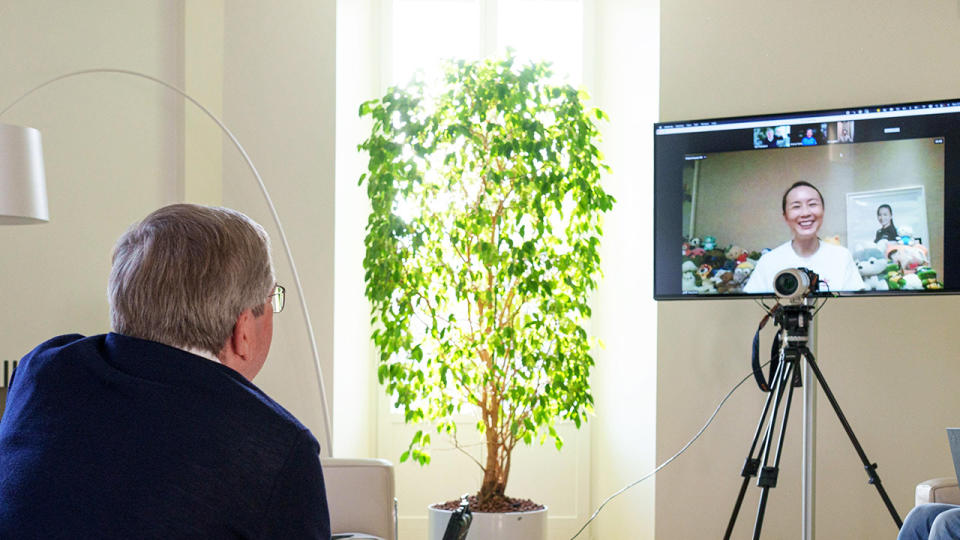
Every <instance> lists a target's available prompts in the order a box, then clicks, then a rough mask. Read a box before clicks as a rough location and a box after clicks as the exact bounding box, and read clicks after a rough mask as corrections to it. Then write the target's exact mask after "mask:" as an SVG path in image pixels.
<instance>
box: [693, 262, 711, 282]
mask: <svg viewBox="0 0 960 540" xmlns="http://www.w3.org/2000/svg"><path fill="white" fill-rule="evenodd" d="M710 272H713V267H712V266H710V265H709V264H706V263H704V264H701V265H700V268H698V269H697V274H699V275H700V281H701V282H703V281H706V280H707V279H709V278H710Z"/></svg>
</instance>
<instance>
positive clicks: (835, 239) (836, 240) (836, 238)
mask: <svg viewBox="0 0 960 540" xmlns="http://www.w3.org/2000/svg"><path fill="white" fill-rule="evenodd" d="M821 240H823V241H824V242H826V243H828V244H833V245H835V246H841V245H843V244H841V243H840V235H839V234H835V235H833V236H824V237H823V238H821Z"/></svg>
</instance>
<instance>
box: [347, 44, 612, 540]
mask: <svg viewBox="0 0 960 540" xmlns="http://www.w3.org/2000/svg"><path fill="white" fill-rule="evenodd" d="M584 98H585V96H584V94H583V93H582V92H578V91H577V90H576V89H574V88H573V87H571V86H569V85H561V84H556V83H553V82H552V81H551V71H550V68H549V65H548V64H546V63H520V62H519V61H517V59H516V58H515V57H514V56H513V55H512V54H511V53H508V54H507V56H505V57H503V58H498V59H487V60H482V61H478V62H464V61H459V62H449V63H447V64H446V67H445V70H444V75H443V77H442V80H441V82H440V83H439V84H438V85H434V86H431V85H427V84H425V83H424V82H423V81H422V80H417V79H415V80H414V81H413V82H412V83H410V84H409V85H408V86H407V87H406V88H391V89H389V90H388V91H387V92H386V94H385V95H384V96H383V97H382V98H380V99H375V100H371V101H368V102H366V103H364V104H363V105H362V106H361V107H360V114H361V116H369V117H371V119H372V121H373V122H372V123H373V127H372V129H371V133H370V136H369V138H367V139H366V140H365V141H364V142H363V143H361V144H360V145H359V148H360V149H361V150H364V151H366V152H367V153H368V154H369V166H368V172H367V173H365V174H364V175H363V176H362V177H361V178H360V183H361V184H363V183H364V182H365V183H366V188H367V193H368V196H369V198H370V202H371V205H372V212H371V214H370V217H369V220H368V223H367V235H366V240H365V246H366V255H365V258H364V263H363V264H364V269H365V273H366V276H365V277H366V296H367V298H368V299H369V301H370V303H371V306H372V313H373V316H372V321H371V322H372V323H373V326H374V328H375V330H374V331H373V333H372V339H373V342H374V343H375V345H376V346H377V348H378V350H379V354H380V360H379V368H378V372H377V375H378V378H379V380H380V383H381V384H382V385H384V386H385V390H386V392H387V393H388V394H389V395H391V396H392V398H393V399H394V400H395V404H396V406H397V407H398V408H400V409H401V410H402V411H403V413H404V416H405V420H406V422H407V423H414V424H424V423H430V424H432V425H433V429H432V430H431V429H427V430H420V431H418V432H417V433H416V435H414V437H413V439H412V440H411V441H410V445H409V447H408V449H407V451H406V452H404V453H403V455H402V456H401V457H400V460H401V461H405V460H407V459H412V460H414V461H416V462H418V463H420V464H421V465H424V464H427V463H429V461H430V456H429V453H428V450H427V448H428V447H429V445H430V441H431V432H436V433H442V434H446V435H449V436H450V437H451V439H452V440H453V442H454V444H456V445H457V446H458V447H460V444H459V442H458V440H459V439H458V438H457V436H456V435H457V429H458V426H457V423H456V422H455V416H456V415H459V414H467V413H472V414H476V415H477V416H478V417H479V421H478V422H477V423H476V427H477V429H478V430H479V432H480V435H481V438H482V440H483V445H482V446H483V452H482V454H483V455H482V457H481V458H479V459H475V461H476V463H477V464H478V465H479V466H480V468H481V469H482V470H483V481H482V484H481V485H480V486H479V490H478V492H477V494H476V495H475V497H474V498H473V500H472V504H471V506H472V509H473V511H474V516H475V517H474V527H478V526H479V524H478V520H480V519H482V516H478V514H477V512H481V513H482V512H498V511H511V510H513V509H515V508H516V501H515V500H512V499H510V498H509V497H507V494H506V488H507V481H508V479H509V477H510V465H511V455H512V452H513V450H514V449H515V448H516V447H517V445H518V444H520V443H524V444H531V443H533V442H534V441H538V442H539V443H540V444H542V443H543V442H545V441H546V439H547V438H552V440H553V442H554V444H555V445H556V447H557V448H558V449H559V448H560V447H561V445H562V440H561V438H560V437H559V435H558V434H557V432H556V430H555V424H556V422H558V421H564V420H567V421H572V422H573V423H575V424H576V426H577V427H579V426H580V425H581V423H582V422H584V421H585V420H586V414H587V412H588V411H589V410H590V408H591V404H592V403H593V397H592V396H591V394H590V389H589V383H588V379H589V375H590V368H591V367H592V366H593V358H592V357H591V356H590V340H589V339H588V335H587V332H586V330H585V328H584V326H585V323H586V321H587V319H588V318H589V316H590V307H589V305H588V297H589V295H590V293H591V291H593V289H594V288H595V287H596V284H597V282H596V279H597V278H598V276H599V272H600V269H599V263H600V258H599V255H598V248H599V242H600V237H601V234H602V231H601V218H602V215H603V213H604V212H606V211H608V210H610V208H611V207H612V205H613V203H614V198H613V197H612V196H611V195H609V194H608V193H606V192H605V191H604V189H603V188H602V187H601V184H600V173H601V171H603V170H606V168H607V167H606V165H604V164H603V163H602V162H601V159H602V156H601V154H600V152H599V151H598V149H597V147H596V142H597V141H598V138H599V134H598V131H597V128H596V126H595V124H594V120H599V119H604V118H606V116H605V115H604V113H603V112H601V111H599V110H597V109H591V110H588V109H587V108H585V106H584V104H583V100H584ZM451 495H454V494H451ZM544 518H545V516H544ZM472 534H473V533H471V535H472Z"/></svg>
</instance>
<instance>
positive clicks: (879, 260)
mask: <svg viewBox="0 0 960 540" xmlns="http://www.w3.org/2000/svg"><path fill="white" fill-rule="evenodd" d="M831 240H832V241H833V242H834V243H837V244H838V245H839V242H840V237H839V236H834V237H830V238H829V239H828V240H827V241H831ZM681 249H682V252H683V265H682V268H681V271H682V272H683V274H682V276H683V277H682V280H681V288H682V291H683V293H684V294H717V293H719V294H726V293H738V292H742V291H743V286H744V285H745V284H746V283H747V279H749V277H750V273H751V272H753V269H754V268H755V267H756V265H757V261H758V260H759V259H760V256H761V255H763V254H764V253H766V252H767V251H769V249H766V248H764V249H762V250H760V251H747V250H746V249H744V248H742V247H740V246H738V245H730V246H728V247H727V248H726V249H722V248H720V247H718V244H717V239H716V238H715V237H713V236H706V237H704V239H703V240H701V239H700V238H689V239H687V238H685V239H684V240H683V243H682V245H681ZM853 260H854V262H856V264H857V269H858V270H859V271H860V276H861V277H862V278H863V282H864V284H865V285H866V290H869V291H887V290H924V289H929V290H933V289H942V288H943V283H942V282H941V281H940V280H939V279H937V272H936V271H935V270H934V269H933V268H931V267H930V259H929V257H928V255H927V249H926V248H925V247H924V246H923V245H922V244H920V243H919V242H918V241H916V240H915V239H912V238H909V237H904V238H902V239H900V240H899V241H898V242H888V241H887V240H881V241H880V242H879V243H877V244H875V243H872V242H871V243H868V244H864V245H860V246H857V249H856V250H854V253H853Z"/></svg>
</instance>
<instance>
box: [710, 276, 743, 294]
mask: <svg viewBox="0 0 960 540" xmlns="http://www.w3.org/2000/svg"><path fill="white" fill-rule="evenodd" d="M713 282H714V284H715V285H716V287H717V292H718V293H720V294H727V293H733V292H739V291H740V285H739V284H738V283H737V282H736V281H734V279H733V272H730V271H729V270H718V271H717V274H716V275H715V276H713Z"/></svg>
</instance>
